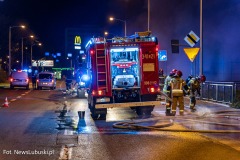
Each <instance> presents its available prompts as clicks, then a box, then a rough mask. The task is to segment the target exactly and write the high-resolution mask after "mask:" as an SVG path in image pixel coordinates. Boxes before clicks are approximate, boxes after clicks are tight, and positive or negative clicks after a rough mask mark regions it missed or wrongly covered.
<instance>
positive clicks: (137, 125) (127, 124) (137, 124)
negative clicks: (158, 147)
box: [113, 111, 240, 133]
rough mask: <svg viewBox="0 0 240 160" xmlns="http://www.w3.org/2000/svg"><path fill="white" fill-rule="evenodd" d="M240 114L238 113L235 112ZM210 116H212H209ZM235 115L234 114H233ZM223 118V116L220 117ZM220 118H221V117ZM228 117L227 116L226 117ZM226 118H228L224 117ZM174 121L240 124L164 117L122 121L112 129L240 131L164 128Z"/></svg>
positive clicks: (204, 131)
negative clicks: (152, 123)
mask: <svg viewBox="0 0 240 160" xmlns="http://www.w3.org/2000/svg"><path fill="white" fill-rule="evenodd" d="M225 112H229V111H219V112H214V114H219V113H225ZM235 112H240V111H235ZM207 115H208V114H203V115H202V116H198V117H196V118H204V117H206V116H207ZM211 115H212V114H211ZM234 115H236V114H234ZM222 116H224V115H222ZM222 116H221V117H222ZM228 116H229V115H228ZM225 118H228V117H225ZM174 119H177V120H183V121H191V122H198V123H205V124H214V125H222V126H239V127H240V124H228V123H218V122H208V121H199V120H193V119H186V118H184V117H182V118H179V117H174V118H173V119H169V120H166V118H164V117H154V118H148V119H141V120H131V121H123V122H117V123H114V124H113V127H114V128H119V129H132V130H144V129H145V130H146V129H147V130H157V131H169V132H198V133H240V130H200V129H170V128H165V127H170V126H172V125H174ZM159 121H161V124H158V125H149V126H146V125H141V123H146V122H159Z"/></svg>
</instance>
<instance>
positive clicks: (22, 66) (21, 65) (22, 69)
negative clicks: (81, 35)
mask: <svg viewBox="0 0 240 160" xmlns="http://www.w3.org/2000/svg"><path fill="white" fill-rule="evenodd" d="M21 69H22V70H23V37H22V61H21Z"/></svg>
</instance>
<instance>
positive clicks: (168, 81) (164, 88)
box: [163, 75, 172, 93]
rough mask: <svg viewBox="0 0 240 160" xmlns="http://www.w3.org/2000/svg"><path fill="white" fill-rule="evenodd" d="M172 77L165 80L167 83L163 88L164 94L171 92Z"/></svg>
mask: <svg viewBox="0 0 240 160" xmlns="http://www.w3.org/2000/svg"><path fill="white" fill-rule="evenodd" d="M171 79H172V77H171V76H170V75H168V76H167V77H166V78H165V81H164V86H163V92H164V93H168V92H170V88H171V86H170V81H171Z"/></svg>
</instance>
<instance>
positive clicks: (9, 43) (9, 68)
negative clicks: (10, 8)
mask: <svg viewBox="0 0 240 160" xmlns="http://www.w3.org/2000/svg"><path fill="white" fill-rule="evenodd" d="M11 29H12V28H11V26H10V27H9V31H8V52H9V55H8V57H9V59H8V74H9V75H10V73H11V68H12V67H11V60H12V59H11Z"/></svg>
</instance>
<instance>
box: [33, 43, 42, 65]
mask: <svg viewBox="0 0 240 160" xmlns="http://www.w3.org/2000/svg"><path fill="white" fill-rule="evenodd" d="M35 45H38V46H41V45H42V43H39V42H38V43H33V44H31V68H32V47H33V46H35Z"/></svg>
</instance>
